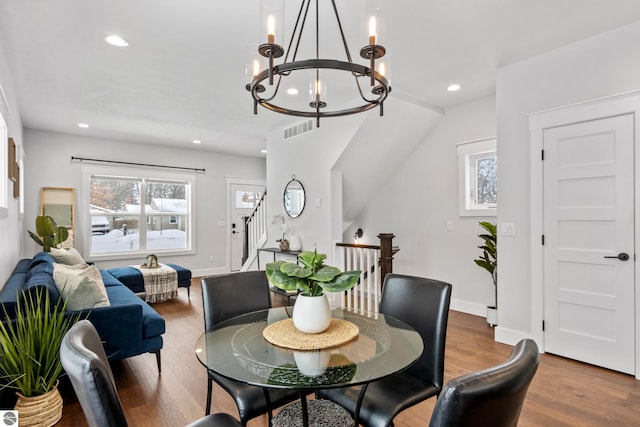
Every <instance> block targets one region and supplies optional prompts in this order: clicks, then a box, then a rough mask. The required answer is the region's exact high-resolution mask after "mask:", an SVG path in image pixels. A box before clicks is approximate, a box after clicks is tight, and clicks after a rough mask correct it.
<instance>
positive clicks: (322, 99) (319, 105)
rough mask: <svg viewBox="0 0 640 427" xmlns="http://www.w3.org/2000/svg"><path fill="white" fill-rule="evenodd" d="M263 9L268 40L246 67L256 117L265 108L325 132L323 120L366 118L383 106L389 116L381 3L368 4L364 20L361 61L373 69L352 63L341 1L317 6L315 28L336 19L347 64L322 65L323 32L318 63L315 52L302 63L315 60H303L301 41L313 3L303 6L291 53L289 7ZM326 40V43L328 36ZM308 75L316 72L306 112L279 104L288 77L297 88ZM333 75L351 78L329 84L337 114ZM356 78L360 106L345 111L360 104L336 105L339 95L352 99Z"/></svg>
mask: <svg viewBox="0 0 640 427" xmlns="http://www.w3.org/2000/svg"><path fill="white" fill-rule="evenodd" d="M261 3H262V4H261V16H260V19H261V28H260V34H261V36H262V35H264V36H266V43H263V44H261V45H260V46H259V47H258V49H257V52H256V51H254V52H252V53H250V57H249V58H247V67H246V70H247V80H248V81H249V82H248V83H247V84H246V86H245V88H246V89H247V90H248V91H250V92H251V96H252V97H253V113H254V114H258V105H261V106H262V107H264V108H267V109H269V110H271V111H275V112H277V113H281V114H288V115H291V116H299V117H315V118H316V126H317V127H319V126H320V117H337V116H346V115H349V114H355V113H361V112H364V111H367V110H370V109H372V108H375V107H377V106H379V107H380V115H381V116H382V115H383V113H384V111H383V103H384V101H385V99H386V98H387V96H388V95H389V92H391V86H390V84H389V81H388V80H387V78H386V77H385V68H386V66H385V64H384V63H383V62H380V61H379V62H378V64H377V67H376V60H377V59H380V58H382V57H383V56H385V54H386V49H385V48H384V46H382V45H380V44H379V42H380V39H383V38H384V34H383V32H384V28H383V25H382V24H383V22H382V8H381V7H380V4H379V3H380V1H378V0H375V1H374V0H367V1H366V2H365V11H364V12H365V13H364V17H365V19H366V20H367V24H368V25H366V26H367V27H368V30H369V31H368V32H367V33H366V35H365V37H364V38H363V39H364V40H363V43H364V47H362V48H361V49H360V56H361V57H362V58H363V59H365V60H367V62H368V64H367V65H368V66H365V65H361V64H358V63H355V62H353V61H352V59H351V54H350V51H349V46H348V44H347V39H346V37H345V34H344V32H343V30H342V24H341V20H340V16H339V14H338V9H337V7H336V2H335V0H332V1H331V2H320V0H316V2H315V28H316V29H317V28H320V15H325V14H335V18H336V22H337V27H335V28H337V29H338V30H339V32H336V33H335V36H336V38H338V39H339V40H340V41H341V42H342V45H343V47H344V51H345V54H346V58H347V61H343V60H338V59H321V58H320V56H319V55H320V39H319V35H318V34H317V32H316V38H315V41H316V43H315V58H313V57H312V54H310V52H303V53H300V57H305V58H313V59H304V60H298V59H297V58H298V57H299V56H298V55H299V52H298V49H299V47H300V46H301V45H302V46H303V50H304V46H305V45H304V43H303V44H301V43H300V40H301V39H302V33H303V32H304V29H305V24H306V21H307V16H308V11H309V9H310V5H311V3H312V2H311V0H303V1H302V2H301V3H300V11H299V12H298V20H297V21H296V24H295V27H294V29H293V31H292V33H291V38H290V41H289V45H288V46H289V47H288V48H287V51H286V52H285V50H284V48H283V46H282V45H281V44H282V43H283V40H284V35H283V28H284V27H285V22H284V1H283V0H277V1H276V0H263V1H262V2H261ZM320 3H323V5H327V6H326V10H325V8H323V10H320V7H319V4H320ZM329 6H331V7H329ZM325 16H326V15H325ZM301 17H302V18H301ZM324 37H326V33H325V36H324ZM282 56H284V61H283V62H282V63H281V64H279V65H275V64H274V60H275V59H277V58H280V57H282ZM265 59H266V61H265ZM264 62H268V64H265V63H264ZM304 70H309V71H310V72H311V73H310V74H312V78H311V80H310V81H309V103H308V108H305V109H302V105H300V103H299V101H298V104H295V100H291V101H289V100H287V99H286V98H283V97H279V98H277V95H278V90H279V88H280V86H281V83H282V82H283V78H285V77H286V79H287V80H288V82H287V83H288V84H291V83H293V84H295V82H296V76H299V75H301V74H304V73H305V71H304ZM336 71H341V72H343V73H337V72H336ZM321 74H322V75H321ZM328 75H331V76H332V77H346V79H344V81H341V80H340V79H336V78H334V79H332V82H331V83H330V84H329V85H333V86H332V87H333V88H335V95H334V103H333V106H335V108H332V107H333V106H330V105H329V102H328V99H327V80H326V79H327V76H328ZM276 78H277V82H275V84H274V80H276ZM351 78H354V79H353V83H354V86H353V87H352V91H351V93H352V95H353V96H352V97H353V98H355V99H356V101H355V106H349V107H348V108H344V109H339V108H340V106H343V105H353V104H354V103H353V102H352V101H349V100H347V99H344V98H343V99H341V100H338V101H335V100H336V98H337V97H338V93H349V87H348V85H347V84H345V83H348V82H350V81H352V80H351ZM361 80H362V82H361ZM265 81H266V83H265ZM285 85H286V84H285ZM285 85H283V86H285ZM367 85H368V86H369V87H370V94H369V97H367V96H366V92H365V91H363V88H362V87H363V86H365V87H366V86H367ZM371 95H373V96H371ZM276 98H277V99H276ZM278 104H279V105H278ZM327 107H329V108H327Z"/></svg>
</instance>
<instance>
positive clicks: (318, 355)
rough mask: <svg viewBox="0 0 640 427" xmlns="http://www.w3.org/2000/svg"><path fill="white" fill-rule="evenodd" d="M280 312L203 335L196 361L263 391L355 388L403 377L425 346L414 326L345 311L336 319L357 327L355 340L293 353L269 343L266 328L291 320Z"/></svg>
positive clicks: (234, 321) (239, 319) (249, 318)
mask: <svg viewBox="0 0 640 427" xmlns="http://www.w3.org/2000/svg"><path fill="white" fill-rule="evenodd" d="M292 312H293V307H278V308H271V309H268V310H261V311H256V312H252V313H248V314H244V315H241V316H238V317H234V318H232V319H229V320H227V321H225V322H221V323H219V324H218V326H217V327H216V329H215V330H213V331H211V332H206V333H204V334H202V335H201V336H200V338H199V339H198V341H197V343H196V348H195V352H196V356H197V357H198V360H199V361H200V363H202V364H203V365H204V366H205V367H207V368H208V369H211V370H212V371H214V372H216V373H218V374H219V375H222V376H224V377H227V378H231V379H234V380H238V381H242V382H245V383H247V384H253V385H257V386H262V387H274V388H289V389H296V388H299V389H314V388H331V387H344V386H348V385H356V384H362V383H367V382H370V381H373V380H377V379H380V378H383V377H386V376H388V375H392V374H394V373H397V372H400V371H402V370H404V369H406V368H407V367H409V366H411V365H412V364H413V363H415V361H416V360H417V359H418V357H420V355H421V354H422V350H423V342H422V338H421V337H420V335H419V334H418V333H417V332H416V331H415V329H413V328H412V327H411V326H409V325H407V324H406V323H404V322H401V321H400V320H398V319H395V318H393V317H390V316H385V315H383V314H376V315H375V318H373V317H365V316H361V315H358V314H355V313H353V312H349V311H346V310H341V309H338V310H333V311H332V316H333V317H334V318H337V319H344V320H346V321H349V322H352V323H354V324H355V325H357V326H358V328H359V334H358V336H357V338H355V339H354V340H352V341H349V342H347V343H345V344H342V345H339V346H336V347H331V348H328V349H324V350H306V351H303V350H301V351H298V350H290V349H286V348H282V347H278V346H275V345H273V344H271V343H269V342H268V341H267V340H265V339H264V338H263V336H262V331H263V330H264V328H265V327H266V326H267V325H270V324H273V323H275V322H278V321H280V320H284V319H288V318H290V317H291V314H292Z"/></svg>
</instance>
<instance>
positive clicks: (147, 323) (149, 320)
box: [107, 286, 165, 338]
mask: <svg viewBox="0 0 640 427" xmlns="http://www.w3.org/2000/svg"><path fill="white" fill-rule="evenodd" d="M107 295H109V301H110V302H111V305H112V306H118V305H124V304H137V305H139V306H140V307H142V334H143V338H150V337H155V336H158V335H162V334H164V332H165V322H164V319H163V318H162V317H160V315H159V314H158V313H157V312H156V311H155V310H154V309H153V308H151V306H150V305H149V304H147V303H145V302H144V301H143V300H142V299H140V298H139V297H137V296H135V295H134V294H132V293H131V290H130V289H128V288H126V287H124V286H111V287H108V288H107ZM132 295H133V296H134V297H135V298H131V296H132ZM113 321H114V322H118V319H113Z"/></svg>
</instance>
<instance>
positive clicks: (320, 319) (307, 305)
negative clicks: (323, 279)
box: [292, 294, 331, 334]
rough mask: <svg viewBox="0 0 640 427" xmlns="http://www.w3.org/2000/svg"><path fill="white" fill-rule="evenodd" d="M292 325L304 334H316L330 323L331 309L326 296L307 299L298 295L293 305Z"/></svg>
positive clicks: (307, 297)
mask: <svg viewBox="0 0 640 427" xmlns="http://www.w3.org/2000/svg"><path fill="white" fill-rule="evenodd" d="M292 318H293V324H294V325H295V327H296V328H297V329H298V330H299V331H300V332H304V333H305V334H318V333H320V332H323V331H325V330H326V329H327V328H328V327H329V323H331V307H329V300H327V296H326V295H320V296H317V297H309V296H306V295H302V294H299V295H298V296H297V297H296V302H295V304H294V305H293V316H292Z"/></svg>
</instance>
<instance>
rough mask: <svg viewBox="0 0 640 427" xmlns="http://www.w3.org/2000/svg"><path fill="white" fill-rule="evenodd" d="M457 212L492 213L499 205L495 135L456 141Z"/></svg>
mask: <svg viewBox="0 0 640 427" xmlns="http://www.w3.org/2000/svg"><path fill="white" fill-rule="evenodd" d="M457 151H458V187H459V210H460V216H495V215H496V211H497V207H498V191H497V170H498V169H497V168H498V156H497V151H496V139H495V138H488V139H481V140H477V141H471V142H465V143H461V144H458V146H457Z"/></svg>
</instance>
